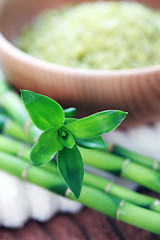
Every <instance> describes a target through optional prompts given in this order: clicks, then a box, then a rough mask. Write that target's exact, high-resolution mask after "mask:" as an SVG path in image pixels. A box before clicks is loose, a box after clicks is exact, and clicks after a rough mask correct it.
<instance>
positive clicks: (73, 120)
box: [65, 118, 77, 124]
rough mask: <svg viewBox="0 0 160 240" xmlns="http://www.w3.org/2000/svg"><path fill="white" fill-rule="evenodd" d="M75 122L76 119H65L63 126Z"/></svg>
mask: <svg viewBox="0 0 160 240" xmlns="http://www.w3.org/2000/svg"><path fill="white" fill-rule="evenodd" d="M75 121H77V118H65V124H70V123H72V122H75Z"/></svg>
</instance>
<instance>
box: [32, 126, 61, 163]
mask: <svg viewBox="0 0 160 240" xmlns="http://www.w3.org/2000/svg"><path fill="white" fill-rule="evenodd" d="M62 149H63V144H62V143H61V141H60V138H59V134H58V131H57V130H56V129H54V128H51V129H48V130H46V131H45V132H43V133H42V134H41V136H40V138H39V141H38V142H37V143H36V144H35V145H34V146H33V148H32V150H31V153H30V158H31V162H32V164H33V165H35V166H41V165H44V164H46V163H48V162H49V161H50V160H52V158H53V157H54V156H55V154H56V153H57V151H60V150H62Z"/></svg>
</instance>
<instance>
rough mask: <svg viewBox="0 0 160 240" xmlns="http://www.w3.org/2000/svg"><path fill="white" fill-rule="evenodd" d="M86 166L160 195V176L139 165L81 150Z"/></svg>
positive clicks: (100, 152)
mask: <svg viewBox="0 0 160 240" xmlns="http://www.w3.org/2000/svg"><path fill="white" fill-rule="evenodd" d="M80 152H81V154H82V157H83V160H84V162H85V164H87V165H90V166H93V167H96V168H99V169H101V170H106V171H109V172H112V173H115V174H118V175H121V176H122V177H124V178H126V179H129V180H131V181H134V182H136V183H138V184H140V185H142V186H144V187H147V188H149V189H151V190H153V191H155V192H158V193H160V174H159V173H158V172H155V171H153V170H151V169H148V168H146V167H144V166H141V165H139V164H137V163H133V162H130V161H128V159H126V158H122V157H119V156H116V155H113V154H110V153H106V152H104V151H99V150H91V149H83V148H80Z"/></svg>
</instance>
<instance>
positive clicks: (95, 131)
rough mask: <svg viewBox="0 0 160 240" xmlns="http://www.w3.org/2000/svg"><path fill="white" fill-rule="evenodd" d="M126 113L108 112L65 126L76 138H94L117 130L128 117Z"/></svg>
mask: <svg viewBox="0 0 160 240" xmlns="http://www.w3.org/2000/svg"><path fill="white" fill-rule="evenodd" d="M126 114H127V113H126V112H122V111H119V110H108V111H103V112H99V113H96V114H93V115H91V116H89V117H85V118H81V119H79V120H77V121H75V122H73V123H70V124H68V125H65V128H66V129H67V130H69V131H70V132H71V133H72V135H73V136H74V137H75V138H79V139H86V138H93V137H96V136H99V135H102V134H104V133H107V132H109V131H111V130H113V129H115V128H116V127H117V126H118V125H119V124H120V123H121V122H122V121H123V120H124V118H125V117H126Z"/></svg>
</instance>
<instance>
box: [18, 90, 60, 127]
mask: <svg viewBox="0 0 160 240" xmlns="http://www.w3.org/2000/svg"><path fill="white" fill-rule="evenodd" d="M21 96H22V99H23V102H24V105H25V107H26V109H27V111H28V113H29V116H30V117H31V119H32V121H33V122H34V124H35V125H36V126H37V127H38V128H39V129H41V130H43V131H44V130H46V129H49V128H52V127H57V128H60V127H61V126H62V125H63V122H64V112H63V109H62V107H61V106H60V105H59V104H58V103H57V102H56V101H54V100H52V99H51V98H48V97H46V96H43V95H41V94H37V93H34V92H31V91H28V90H22V91H21Z"/></svg>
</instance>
